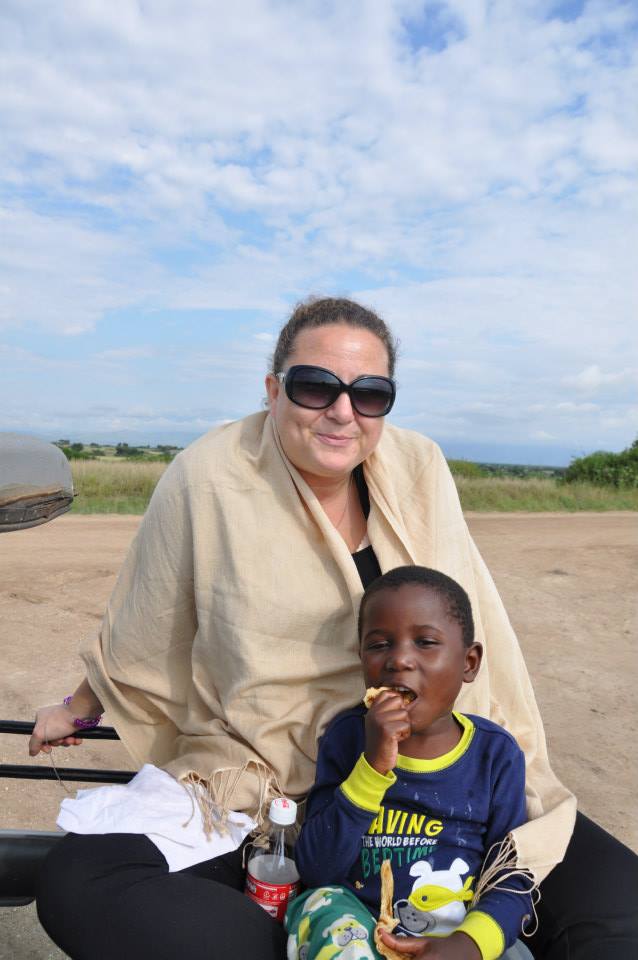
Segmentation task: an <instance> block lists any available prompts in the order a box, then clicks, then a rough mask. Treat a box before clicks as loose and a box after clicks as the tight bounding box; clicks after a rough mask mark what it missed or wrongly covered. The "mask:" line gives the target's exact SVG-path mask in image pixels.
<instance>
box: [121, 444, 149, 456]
mask: <svg viewBox="0 0 638 960" xmlns="http://www.w3.org/2000/svg"><path fill="white" fill-rule="evenodd" d="M143 455H144V454H143V453H142V451H141V450H140V449H139V448H138V447H129V445H128V443H118V445H117V446H116V448H115V456H116V457H142V456H143Z"/></svg>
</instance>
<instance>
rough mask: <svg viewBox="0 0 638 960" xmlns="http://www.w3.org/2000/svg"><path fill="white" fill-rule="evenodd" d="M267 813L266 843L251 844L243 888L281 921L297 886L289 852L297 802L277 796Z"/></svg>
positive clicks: (291, 847) (292, 839) (294, 835)
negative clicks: (268, 827)
mask: <svg viewBox="0 0 638 960" xmlns="http://www.w3.org/2000/svg"><path fill="white" fill-rule="evenodd" d="M268 817H269V820H270V823H271V829H270V833H269V836H268V846H265V847H253V850H252V852H251V854H250V857H249V859H248V863H247V866H246V888H245V892H246V893H247V895H248V896H249V897H250V899H251V900H254V901H255V903H258V904H259V906H260V907H263V908H264V910H266V911H267V912H268V913H269V914H270V915H271V917H274V918H275V920H278V921H279V922H280V923H282V922H283V919H284V916H285V914H286V907H287V906H288V904H289V903H290V901H291V900H294V898H295V897H296V896H297V894H298V893H299V890H300V886H301V885H300V883H299V874H298V873H297V867H296V866H295V861H294V859H293V853H292V851H293V847H294V845H295V840H296V839H297V830H296V827H295V821H296V819H297V804H296V803H295V801H294V800H287V799H286V798H285V797H277V798H276V799H275V800H273V801H272V803H271V804H270V812H269V814H268Z"/></svg>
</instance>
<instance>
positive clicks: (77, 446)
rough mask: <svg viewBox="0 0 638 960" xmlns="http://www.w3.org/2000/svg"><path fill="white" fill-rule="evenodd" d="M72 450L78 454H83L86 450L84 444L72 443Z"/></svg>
mask: <svg viewBox="0 0 638 960" xmlns="http://www.w3.org/2000/svg"><path fill="white" fill-rule="evenodd" d="M71 450H75V452H76V453H81V452H82V450H84V444H83V443H72V444H71Z"/></svg>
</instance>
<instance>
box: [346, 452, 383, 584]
mask: <svg viewBox="0 0 638 960" xmlns="http://www.w3.org/2000/svg"><path fill="white" fill-rule="evenodd" d="M354 482H355V484H356V486H357V493H358V494H359V502H360V503H361V509H362V510H363V515H364V517H365V518H366V520H367V519H368V514H369V513H370V495H369V494H368V484H367V483H366V480H365V477H364V476H363V467H362V466H361V464H359V466H358V467H355V468H354ZM352 559H353V560H354V562H355V566H356V568H357V571H358V573H359V576H360V577H361V583H362V584H363V589H364V590H365V589H366V588H367V587H368V586H369V585H370V584H371V583H372V581H373V580H376V579H377V577H380V576H381V567H380V566H379V561H378V560H377V555H376V553H375V552H374V550H373V549H372V546H369V547H364V548H363V550H357V552H356V553H353V554H352Z"/></svg>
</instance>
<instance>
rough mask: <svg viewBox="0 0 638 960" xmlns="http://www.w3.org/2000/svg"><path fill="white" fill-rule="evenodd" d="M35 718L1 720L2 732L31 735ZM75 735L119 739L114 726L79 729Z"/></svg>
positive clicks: (83, 737)
mask: <svg viewBox="0 0 638 960" xmlns="http://www.w3.org/2000/svg"><path fill="white" fill-rule="evenodd" d="M33 727H34V722H33V720H29V721H25V720H0V733H18V734H23V735H25V736H28V737H30V736H31V734H32V733H33ZM74 736H78V737H81V738H82V739H83V740H119V739H120V738H119V737H118V735H117V731H116V730H115V728H114V727H93V729H92V730H78V731H77V733H76V734H74Z"/></svg>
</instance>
